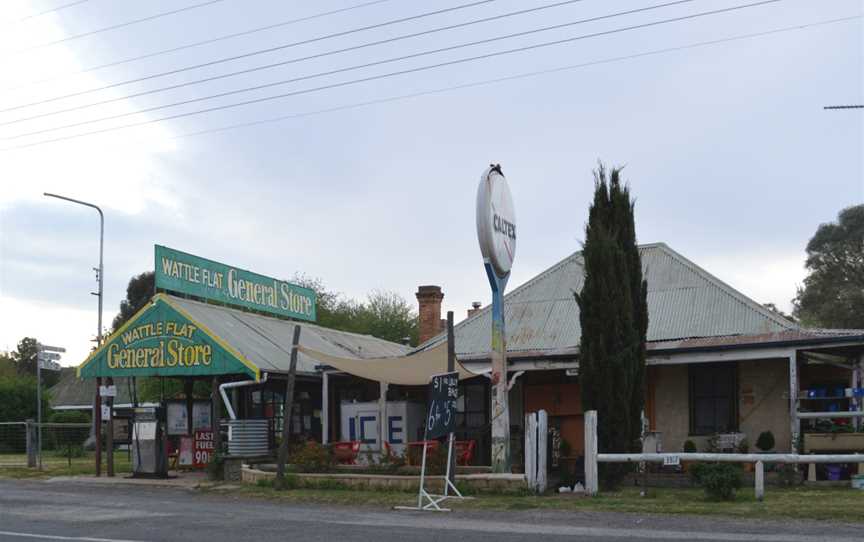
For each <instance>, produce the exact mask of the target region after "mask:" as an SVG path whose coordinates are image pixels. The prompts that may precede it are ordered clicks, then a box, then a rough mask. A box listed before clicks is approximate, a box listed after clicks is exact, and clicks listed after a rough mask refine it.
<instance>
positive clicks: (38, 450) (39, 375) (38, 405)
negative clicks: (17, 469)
mask: <svg viewBox="0 0 864 542" xmlns="http://www.w3.org/2000/svg"><path fill="white" fill-rule="evenodd" d="M36 427H38V428H39V431H38V435H37V437H36V442H37V444H36V457H38V458H39V461H38V467H39V470H42V360H41V359H39V354H36Z"/></svg>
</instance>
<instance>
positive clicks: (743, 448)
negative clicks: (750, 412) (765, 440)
mask: <svg viewBox="0 0 864 542" xmlns="http://www.w3.org/2000/svg"><path fill="white" fill-rule="evenodd" d="M749 451H750V441H749V440H747V438H746V437H745V438H742V439H741V442H739V443H738V453H739V454H746V453H747V452H749Z"/></svg>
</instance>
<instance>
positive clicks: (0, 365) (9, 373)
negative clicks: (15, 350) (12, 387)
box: [0, 352, 18, 378]
mask: <svg viewBox="0 0 864 542" xmlns="http://www.w3.org/2000/svg"><path fill="white" fill-rule="evenodd" d="M17 372H18V371H16V370H15V360H14V359H12V355H11V354H10V353H8V352H0V378H12V377H13V376H15V375H16V374H17Z"/></svg>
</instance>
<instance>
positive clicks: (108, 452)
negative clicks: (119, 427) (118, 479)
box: [100, 376, 114, 478]
mask: <svg viewBox="0 0 864 542" xmlns="http://www.w3.org/2000/svg"><path fill="white" fill-rule="evenodd" d="M105 384H106V385H107V386H113V385H114V378H113V377H110V376H109V377H108V378H106V379H105ZM100 393H101V390H100ZM105 402H106V403H108V413H109V415H108V427H107V428H106V429H105V460H106V462H107V464H106V468H105V471H106V473H107V474H108V477H109V478H113V477H114V397H112V396H110V395H109V396H107V397H106V398H105Z"/></svg>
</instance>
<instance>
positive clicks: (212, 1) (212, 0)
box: [4, 0, 225, 57]
mask: <svg viewBox="0 0 864 542" xmlns="http://www.w3.org/2000/svg"><path fill="white" fill-rule="evenodd" d="M224 1H225V0H208V1H207V2H201V3H199V4H192V5H191V6H186V7H182V8H178V9H173V10H171V11H163V12H160V13H154V14H153V15H148V16H147V17H141V18H140V19H133V20H131V21H126V22H123V23H118V24H113V25H111V26H105V27H103V28H97V29H96V30H90V31H89V32H83V33H81V34H73V35H72V36H66V37H65V38H60V39H59V40H54V41H49V42H48V43H42V44H39V45H33V46H31V47H26V48H24V49H18V50H16V51H12V52H11V53H10V54H7V55H4V57H5V56H11V55H15V54H20V53H26V52H28V51H33V50H36V49H43V48H45V47H50V46H52V45H57V44H60V43H65V42H67V41H72V40H77V39H81V38H86V37H88V36H92V35H94V34H100V33H102V32H108V31H109V30H116V29H118V28H124V27H127V26H131V25H133V24H138V23H144V22H147V21H152V20H154V19H159V18H162V17H167V16H169V15H176V14H177V13H182V12H184V11H190V10H193V9H197V8H202V7H205V6H210V5H213V4H218V3H219V2H224Z"/></svg>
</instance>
